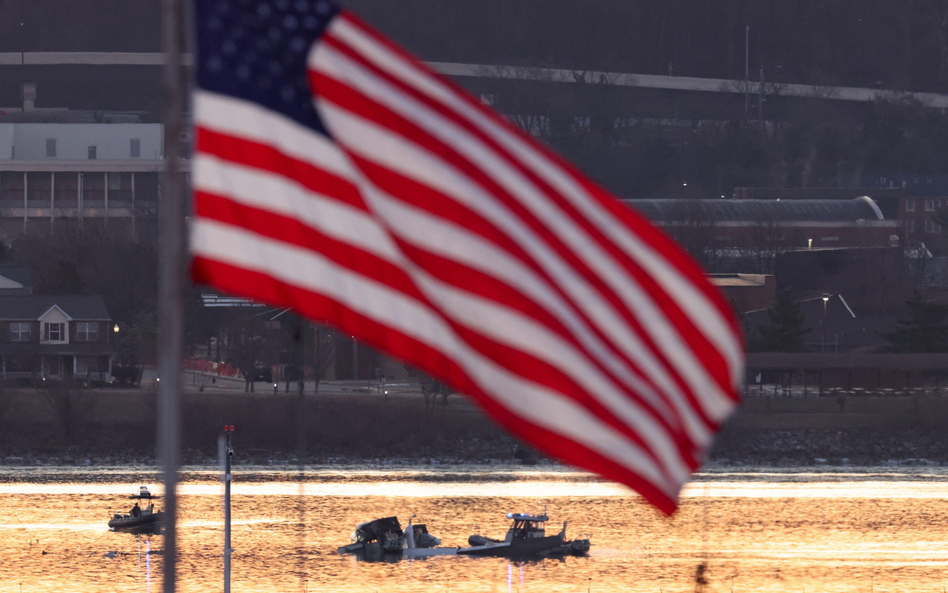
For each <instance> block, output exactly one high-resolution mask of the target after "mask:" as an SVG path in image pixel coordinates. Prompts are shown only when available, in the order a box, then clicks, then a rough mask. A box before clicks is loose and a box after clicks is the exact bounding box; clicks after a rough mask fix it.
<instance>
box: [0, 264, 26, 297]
mask: <svg viewBox="0 0 948 593" xmlns="http://www.w3.org/2000/svg"><path fill="white" fill-rule="evenodd" d="M31 292H33V274H32V273H31V272H30V268H29V266H5V265H0V295H15V294H30V293H31Z"/></svg>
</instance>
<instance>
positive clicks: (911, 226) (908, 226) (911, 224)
mask: <svg viewBox="0 0 948 593" xmlns="http://www.w3.org/2000/svg"><path fill="white" fill-rule="evenodd" d="M905 232H907V233H914V232H915V219H914V218H909V219H908V220H906V221H905Z"/></svg>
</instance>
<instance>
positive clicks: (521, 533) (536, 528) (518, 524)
mask: <svg viewBox="0 0 948 593" xmlns="http://www.w3.org/2000/svg"><path fill="white" fill-rule="evenodd" d="M507 518H508V519H513V525H511V526H510V529H508V530H507V537H506V538H504V541H508V542H509V541H512V540H515V539H532V538H535V537H546V522H547V521H549V519H550V518H549V517H547V516H546V515H528V514H526V513H507Z"/></svg>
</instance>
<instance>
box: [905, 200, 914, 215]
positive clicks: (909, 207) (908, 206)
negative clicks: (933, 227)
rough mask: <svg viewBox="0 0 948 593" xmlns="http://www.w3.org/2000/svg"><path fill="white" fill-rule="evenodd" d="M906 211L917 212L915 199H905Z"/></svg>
mask: <svg viewBox="0 0 948 593" xmlns="http://www.w3.org/2000/svg"><path fill="white" fill-rule="evenodd" d="M905 211H906V212H915V200H913V199H911V198H909V199H908V200H905Z"/></svg>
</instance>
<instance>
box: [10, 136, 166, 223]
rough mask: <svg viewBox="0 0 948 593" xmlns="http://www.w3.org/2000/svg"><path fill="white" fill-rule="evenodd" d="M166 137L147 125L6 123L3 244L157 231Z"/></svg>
mask: <svg viewBox="0 0 948 593" xmlns="http://www.w3.org/2000/svg"><path fill="white" fill-rule="evenodd" d="M163 135H164V130H163V126H162V125H161V124H144V123H0V239H4V240H7V241H9V240H10V239H12V238H13V237H15V236H16V235H18V234H20V233H26V232H34V231H37V232H53V233H55V232H56V228H57V226H60V227H61V226H62V225H64V224H67V225H68V224H79V225H92V224H103V225H110V226H115V227H119V228H123V229H128V231H129V232H131V233H136V232H139V231H141V230H142V225H145V226H148V225H152V224H153V222H154V219H155V217H156V214H157V206H158V173H159V172H160V171H161V169H162V167H163V160H162V157H163V155H164V146H163Z"/></svg>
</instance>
